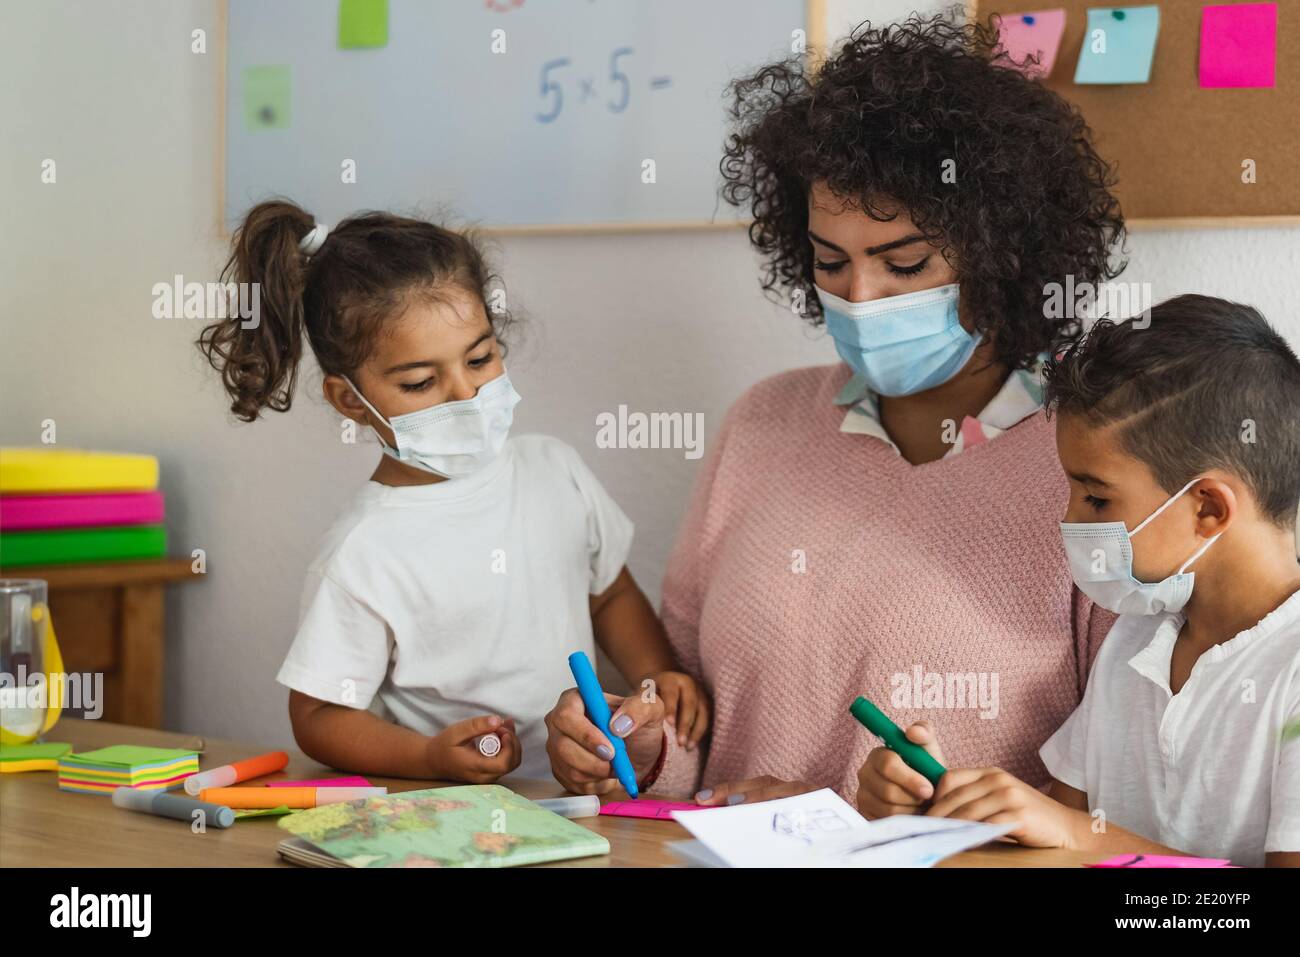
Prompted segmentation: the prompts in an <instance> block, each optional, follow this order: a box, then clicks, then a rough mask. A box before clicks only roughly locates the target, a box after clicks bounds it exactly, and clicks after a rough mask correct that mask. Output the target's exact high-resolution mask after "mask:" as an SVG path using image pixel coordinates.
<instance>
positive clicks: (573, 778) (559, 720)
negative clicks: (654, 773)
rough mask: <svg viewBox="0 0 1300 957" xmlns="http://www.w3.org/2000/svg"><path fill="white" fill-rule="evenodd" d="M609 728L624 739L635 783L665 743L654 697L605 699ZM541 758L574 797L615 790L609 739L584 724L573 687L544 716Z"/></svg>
mask: <svg viewBox="0 0 1300 957" xmlns="http://www.w3.org/2000/svg"><path fill="white" fill-rule="evenodd" d="M605 700H606V701H608V702H609V710H610V711H611V712H612V715H611V718H610V728H611V730H612V731H613V732H614V733H615V734H617V735H618V736H619V737H621V738H622V739H623V743H624V745H626V747H627V755H628V757H629V758H631V759H632V769H633V770H634V771H635V772H636V776H637V780H638V781H640V780H641V779H642V778H643V777H645V775H646V774H647V773H649V771H650V769H651V768H653V767H654V766H655V763H656V762H657V761H658V760H659V755H660V753H661V752H662V751H663V749H664V748H665V747H666V746H667V742H665V741H664V703H663V699H662V698H661V697H660V696H659V695H654V696H652V697H649V699H648V700H646V699H643V698H642V697H641V696H640V695H639V694H635V695H632V696H630V697H627V698H619V697H618V696H616V695H612V694H607V695H605ZM546 753H547V754H548V755H550V758H551V771H552V772H553V773H554V774H555V779H556V780H557V781H559V782H560V783H561V784H563V785H564V786H565V788H567V789H568V790H570V791H572V792H573V793H575V794H605V793H607V792H609V791H612V790H613V789H614V788H616V787H618V786H619V785H618V781H617V780H616V779H615V778H614V769H613V768H612V767H611V766H610V761H611V760H612V759H613V757H614V749H613V748H612V747H610V745H609V739H608V738H607V737H606V736H605V735H604V734H603V733H602V732H601V731H599V730H598V729H597V728H596V726H595V725H594V724H592V723H591V722H590V721H589V720H587V712H586V709H585V708H584V707H583V705H582V698H581V696H579V694H578V689H577V688H570V689H569V690H568V691H566V692H564V693H563V694H562V695H560V700H559V701H557V702H556V703H555V707H554V708H552V709H551V711H550V713H549V714H547V716H546Z"/></svg>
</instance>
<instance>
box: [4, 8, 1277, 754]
mask: <svg viewBox="0 0 1300 957" xmlns="http://www.w3.org/2000/svg"><path fill="white" fill-rule="evenodd" d="M885 6H887V7H888V8H889V10H887V11H886V12H890V11H891V10H893V9H895V8H899V7H900V4H899V3H897V2H891V3H890V4H887V5H885ZM902 6H904V7H909V6H910V4H903V5H902ZM932 6H937V5H933V4H932ZM830 7H831V11H830V16H831V19H832V22H833V23H848V22H849V21H851V20H853V19H856V18H855V17H853V16H852V12H853V10H854V9H855V8H860V9H862V10H866V11H868V12H869V11H870V10H871V8H872V4H870V3H861V2H859V3H857V4H856V5H852V4H846V3H844V2H837V0H832V2H831V4H830ZM846 11H847V12H846ZM215 26H216V5H215V3H214V2H212V0H167V2H162V0H155V2H152V3H144V2H142V0H99V2H94V3H91V2H88V0H87V2H80V3H75V2H69V0H47V2H42V3H40V4H11V5H9V6H8V7H7V9H6V17H5V29H4V30H3V31H0V79H3V82H2V83H0V107H3V108H2V109H0V115H3V116H4V117H6V122H7V124H8V126H9V128H8V129H7V130H6V135H5V136H4V141H3V146H2V147H0V150H2V153H0V164H2V165H0V177H2V179H0V181H2V182H3V184H4V189H3V191H2V192H0V197H2V199H0V202H2V203H3V206H0V221H2V222H3V224H4V228H3V229H2V230H0V289H3V290H4V293H5V303H4V313H3V336H2V338H0V342H2V343H3V348H2V351H0V398H2V400H3V420H2V424H0V443H2V444H6V445H15V444H36V443H37V442H38V441H39V429H40V423H41V421H42V420H44V419H47V418H48V419H54V420H55V422H56V423H57V427H58V439H59V443H60V444H61V445H66V446H83V447H87V446H88V447H93V448H104V449H124V450H136V451H142V452H150V453H153V454H156V455H157V456H158V457H159V458H160V460H161V463H162V476H163V479H162V482H163V489H164V491H165V492H166V495H167V505H168V520H167V524H168V528H169V530H170V534H171V540H172V552H173V553H174V554H184V553H188V552H189V551H190V550H191V549H192V548H203V549H206V551H207V553H208V556H209V574H208V576H207V579H206V580H204V581H201V582H199V583H198V584H194V585H187V586H185V587H184V588H179V589H174V590H173V591H172V593H171V597H169V599H168V609H167V611H168V624H169V627H168V631H169V636H168V637H169V648H168V675H167V678H168V704H167V722H168V725H169V726H171V727H178V728H181V727H183V728H185V729H187V730H191V731H194V732H199V733H204V734H209V735H217V736H228V737H237V738H241V739H245V740H249V741H252V742H258V743H264V744H267V745H270V744H281V745H283V744H285V743H287V742H290V741H291V740H292V738H291V735H290V731H289V726H288V721H287V718H286V716H285V692H284V690H283V689H282V688H280V687H279V686H278V685H276V684H275V683H274V675H275V672H276V670H277V669H278V667H279V664H280V661H281V659H282V657H283V654H284V651H285V650H286V648H287V646H288V643H289V640H290V637H291V635H292V633H293V628H294V625H295V622H296V612H297V601H298V590H299V587H300V584H301V581H302V574H303V570H304V568H305V565H306V562H307V560H308V557H309V554H310V551H311V549H312V547H313V544H314V543H315V541H316V539H317V537H318V536H319V535H320V533H321V532H322V531H323V530H324V528H325V527H326V525H327V524H328V523H329V522H330V520H331V519H332V517H333V516H334V515H335V514H336V513H337V511H338V509H339V507H340V506H341V504H342V503H343V502H344V501H345V500H346V499H347V498H348V496H349V495H351V493H352V490H353V489H354V488H355V486H356V485H357V484H358V483H359V482H361V481H363V480H364V479H365V477H366V476H367V475H368V474H369V472H370V470H371V468H372V467H373V464H374V461H375V453H374V451H373V449H372V448H371V447H368V446H364V447H345V446H343V445H341V444H340V442H339V441H338V439H337V434H338V432H337V430H338V421H337V416H336V415H335V414H334V413H333V412H332V410H328V407H327V406H326V405H325V403H324V401H323V400H322V399H321V398H319V376H318V375H317V374H316V373H315V372H314V370H310V369H309V370H307V372H306V374H305V376H304V378H303V382H302V386H301V388H300V390H299V400H298V402H297V404H296V405H295V407H294V409H293V410H292V412H290V413H289V414H287V415H275V414H272V415H270V416H269V417H268V418H267V419H266V420H264V421H261V422H258V423H256V424H254V425H251V426H249V425H242V424H234V423H233V421H232V420H230V419H228V417H227V416H226V414H225V408H226V405H225V403H224V401H223V395H222V393H221V392H220V390H219V388H218V385H217V382H216V380H215V376H214V375H213V374H212V373H211V372H209V371H207V370H206V369H205V368H204V367H203V365H202V361H201V358H200V357H199V355H198V353H197V352H196V350H195V349H194V348H193V346H192V340H193V338H194V336H195V335H196V334H197V332H198V327H197V324H196V323H195V322H193V321H185V320H156V319H153V318H152V317H151V315H150V305H151V302H152V296H151V292H150V290H151V288H152V286H153V284H154V283H155V282H159V281H166V280H168V279H169V278H170V277H171V276H172V275H174V274H176V273H181V274H183V275H185V276H186V277H191V278H194V277H197V278H204V279H206V278H210V277H211V276H213V274H214V273H215V270H216V269H217V268H218V266H219V265H220V262H221V260H222V258H223V255H224V250H223V247H222V246H221V244H220V243H219V241H218V239H217V237H216V235H215V228H214V221H215V203H216V200H217V194H218V183H217V172H218V163H217V156H218V150H219V143H220V136H219V130H218V128H217V125H216V119H215V105H216V103H217V102H218V64H219V59H218V57H219V55H220V53H219V51H217V50H216V49H215V48H213V47H210V48H209V53H208V54H207V55H206V56H202V57H200V56H195V55H193V54H192V53H190V50H189V44H190V31H191V30H192V29H194V28H196V27H205V28H207V29H208V30H209V33H210V35H214V34H215V30H214V28H215ZM47 157H52V158H54V159H55V160H56V161H57V163H58V182H57V184H56V185H53V186H50V185H42V184H41V183H40V181H39V172H40V163H41V161H42V160H43V159H45V158H47ZM1131 245H1132V263H1133V265H1132V266H1131V272H1130V274H1129V275H1128V276H1126V278H1129V279H1135V280H1146V281H1150V282H1152V283H1153V284H1154V287H1155V294H1156V297H1157V299H1159V298H1164V297H1166V296H1168V295H1172V294H1175V293H1179V292H1189V291H1195V292H1204V293H1210V294H1214V295H1220V296H1226V297H1228V298H1232V299H1238V300H1242V301H1245V302H1250V303H1253V304H1255V305H1257V306H1258V307H1259V308H1260V309H1261V310H1262V311H1263V312H1264V314H1265V315H1267V316H1269V317H1270V318H1271V319H1272V320H1273V321H1274V322H1275V323H1277V324H1278V325H1279V326H1281V327H1282V328H1284V330H1285V331H1286V332H1287V333H1288V334H1289V335H1290V336H1291V337H1292V339H1293V341H1296V342H1297V343H1300V319H1298V318H1297V313H1296V309H1295V303H1296V302H1298V301H1300V230H1293V229H1273V230H1249V231H1206V232H1170V233H1143V234H1139V235H1137V236H1135V237H1134V238H1133V240H1132V244H1131ZM501 253H502V260H503V267H504V269H503V271H504V275H505V277H506V280H507V283H508V286H509V289H510V291H511V295H512V299H513V301H514V303H516V304H519V305H522V306H523V308H524V309H525V310H526V311H527V313H528V314H529V317H530V319H529V321H528V322H527V323H526V326H527V330H526V333H525V336H524V339H523V340H522V341H521V343H520V346H519V348H518V350H517V352H516V354H515V356H514V357H513V358H512V360H511V370H512V377H513V378H515V380H516V381H517V384H518V388H519V391H520V392H521V393H522V394H523V396H524V402H523V404H522V405H521V406H520V407H519V410H518V413H519V415H518V422H519V429H520V430H524V431H527V430H536V431H547V432H551V433H553V434H555V435H558V436H560V437H561V438H563V439H565V440H566V441H568V442H570V443H572V444H573V445H575V446H576V447H577V448H578V449H579V450H580V451H581V452H582V453H583V454H584V455H585V456H586V457H587V459H588V461H589V462H590V463H591V465H592V467H593V468H594V469H595V471H596V472H597V474H598V475H599V476H600V477H601V478H602V479H603V480H604V481H605V483H606V484H607V486H608V487H609V489H610V490H611V492H612V493H613V494H614V496H615V497H616V498H617V499H618V500H619V501H620V502H622V503H623V505H624V508H625V509H626V510H627V511H628V513H629V514H630V515H631V516H632V518H633V520H634V521H635V522H636V523H637V527H638V537H637V542H636V545H635V548H634V551H633V556H632V561H631V564H632V569H633V572H634V573H635V574H636V575H637V577H638V578H639V579H640V580H641V582H642V584H643V585H644V586H645V587H646V589H647V591H648V592H650V593H651V595H652V597H654V598H656V599H657V595H658V586H659V578H660V575H661V573H662V568H663V563H664V560H665V557H666V555H667V552H668V549H669V547H670V544H671V541H672V538H673V535H674V533H675V529H676V526H677V523H678V520H679V518H680V516H681V513H682V509H683V507H684V503H685V500H686V496H687V494H688V491H689V489H690V485H691V482H692V478H693V476H694V474H695V471H696V469H697V467H698V463H696V462H691V461H687V460H686V459H685V458H684V457H683V455H682V453H681V452H679V451H677V452H674V451H643V452H618V451H602V450H598V449H596V448H595V447H594V432H595V427H594V420H595V416H596V414H597V413H598V412H601V411H612V410H615V409H616V408H617V406H618V405H619V404H620V403H625V404H627V405H628V406H629V407H630V408H632V409H640V410H647V411H648V410H663V411H674V410H681V411H700V412H703V413H704V415H705V421H706V427H707V430H708V432H709V434H712V432H713V430H714V429H715V428H716V426H717V424H718V422H719V420H720V417H721V414H722V412H723V411H724V410H725V409H726V407H727V406H728V404H729V403H730V402H731V401H732V400H734V399H735V397H736V396H737V395H739V393H740V392H741V391H742V390H743V389H744V388H745V387H746V386H747V385H748V384H750V383H752V382H754V381H755V380H757V379H759V378H761V377H763V376H765V375H768V374H770V373H773V372H776V371H779V370H781V369H786V368H792V367H796V366H800V365H808V364H813V363H818V362H827V361H831V359H832V358H833V350H832V349H831V348H830V347H829V346H828V345H827V344H826V343H825V342H824V341H821V339H820V335H819V334H816V335H815V334H812V333H809V332H808V331H806V330H805V329H804V328H803V327H802V326H801V325H800V323H799V322H798V321H796V320H795V319H794V318H793V317H792V316H790V315H789V314H787V313H784V312H782V311H781V310H779V309H776V308H775V307H773V306H772V305H770V304H768V303H767V302H766V301H765V300H764V299H763V298H762V296H761V295H760V293H759V290H758V286H757V273H756V269H755V261H754V259H753V257H752V255H751V253H750V250H749V247H748V245H747V243H746V241H745V239H744V237H743V235H741V234H740V233H680V234H671V235H654V234H646V235H628V236H619V237H613V238H610V237H581V236H579V237H565V238H527V239H523V238H516V239H509V240H506V241H504V242H503V243H502V244H501Z"/></svg>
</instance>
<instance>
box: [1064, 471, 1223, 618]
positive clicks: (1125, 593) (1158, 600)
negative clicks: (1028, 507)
mask: <svg viewBox="0 0 1300 957" xmlns="http://www.w3.org/2000/svg"><path fill="white" fill-rule="evenodd" d="M1200 480H1201V479H1200V477H1198V478H1194V479H1192V480H1191V481H1190V482H1188V483H1187V484H1186V485H1184V486H1183V487H1182V489H1181V490H1179V491H1178V493H1177V494H1175V495H1174V496H1173V497H1172V498H1170V499H1169V500H1168V501H1166V502H1165V504H1163V505H1161V506H1160V507H1159V508H1158V509H1156V510H1155V511H1154V512H1152V513H1151V514H1150V515H1148V516H1147V517H1146V519H1144V520H1143V521H1142V523H1141V524H1139V525H1138V526H1137V528H1135V529H1133V531H1131V532H1130V531H1129V530H1128V529H1127V528H1125V526H1124V523H1123V522H1062V523H1061V538H1062V539H1063V540H1064V542H1065V554H1066V557H1067V558H1068V559H1069V561H1070V574H1071V575H1072V576H1073V577H1074V583H1075V584H1076V585H1078V586H1079V591H1081V592H1083V593H1084V594H1085V595H1087V596H1088V597H1089V598H1091V599H1092V600H1093V601H1094V602H1096V603H1097V604H1098V605H1100V606H1101V607H1102V608H1105V609H1108V610H1110V611H1113V612H1115V613H1116V614H1120V615H1158V614H1160V613H1162V612H1179V611H1182V608H1183V606H1184V605H1186V604H1187V599H1189V598H1191V597H1192V585H1193V584H1195V582H1196V576H1195V575H1194V574H1192V573H1191V572H1189V571H1187V568H1188V566H1189V565H1191V564H1192V562H1194V561H1196V559H1198V558H1200V557H1201V556H1202V555H1204V554H1205V550H1206V549H1207V548H1209V547H1210V546H1211V545H1213V544H1214V543H1215V542H1216V541H1218V539H1219V535H1222V534H1223V533H1222V532H1220V533H1219V535H1215V536H1214V537H1213V538H1211V539H1210V540H1209V541H1207V542H1206V543H1205V544H1204V545H1202V546H1201V547H1200V548H1198V549H1197V550H1196V551H1195V552H1194V553H1193V554H1192V557H1191V558H1189V559H1187V561H1185V562H1183V564H1182V567H1180V568H1179V569H1178V571H1176V572H1175V573H1174V574H1172V575H1170V576H1169V577H1168V578H1164V579H1162V580H1160V581H1158V582H1140V581H1138V580H1137V579H1136V578H1134V577H1133V536H1134V535H1136V534H1137V533H1138V532H1140V531H1142V529H1144V528H1145V527H1146V526H1147V525H1149V524H1150V523H1151V521H1152V520H1153V519H1154V518H1155V517H1156V516H1157V515H1159V514H1160V513H1161V512H1163V511H1164V510H1165V509H1167V508H1168V507H1169V506H1170V505H1172V504H1173V503H1174V502H1176V501H1177V500H1178V499H1179V498H1180V497H1181V496H1182V495H1183V493H1184V492H1186V491H1187V490H1188V489H1189V488H1191V487H1192V486H1193V485H1195V484H1196V483H1197V482H1199V481H1200Z"/></svg>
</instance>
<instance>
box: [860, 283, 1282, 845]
mask: <svg viewBox="0 0 1300 957" xmlns="http://www.w3.org/2000/svg"><path fill="white" fill-rule="evenodd" d="M1044 375H1045V377H1046V378H1047V394H1046V405H1047V408H1048V409H1050V410H1054V411H1055V413H1056V414H1057V417H1058V418H1057V426H1056V442H1057V450H1058V452H1059V454H1060V459H1061V465H1062V466H1063V468H1064V469H1065V472H1066V474H1067V475H1068V476H1069V479H1070V489H1071V494H1070V504H1069V507H1068V509H1067V511H1066V515H1065V521H1064V522H1063V523H1062V525H1061V530H1062V535H1063V538H1064V541H1065V548H1066V552H1067V554H1068V556H1069V559H1070V565H1071V570H1072V572H1073V574H1074V578H1075V582H1076V583H1077V584H1078V586H1079V589H1080V590H1081V591H1083V592H1084V593H1085V594H1087V595H1088V596H1089V597H1091V598H1092V599H1093V601H1095V602H1097V603H1098V604H1100V605H1102V606H1104V607H1108V608H1110V609H1111V610H1112V611H1117V612H1119V613H1120V618H1119V619H1118V620H1117V621H1116V623H1115V625H1114V627H1113V628H1112V629H1111V631H1110V633H1109V634H1108V635H1107V637H1106V640H1105V642H1104V643H1103V644H1102V648H1101V650H1100V651H1099V652H1098V654H1097V658H1096V661H1095V662H1094V664H1093V667H1092V672H1091V675H1090V677H1089V679H1088V686H1087V690H1086V692H1085V693H1084V696H1083V701H1082V703H1081V704H1080V705H1079V707H1078V708H1077V709H1076V710H1075V712H1074V714H1072V715H1071V716H1070V717H1069V718H1068V719H1067V720H1066V722H1065V724H1064V725H1062V726H1061V728H1060V730H1058V731H1057V732H1056V733H1055V734H1054V735H1052V737H1051V738H1049V739H1048V741H1047V743H1046V744H1044V745H1043V747H1042V749H1041V750H1040V752H1039V755H1040V756H1041V757H1042V759H1043V763H1044V764H1045V765H1046V766H1047V770H1048V771H1049V772H1050V773H1051V775H1052V778H1053V780H1052V783H1051V785H1050V786H1049V788H1048V789H1047V793H1046V794H1044V793H1042V792H1040V791H1038V790H1036V789H1034V788H1032V787H1030V786H1029V785H1027V784H1025V783H1024V782H1022V781H1020V780H1018V779H1016V778H1014V777H1012V776H1011V775H1009V774H1007V773H1006V772H1004V771H1001V770H999V769H997V768H975V769H967V768H962V769H951V770H949V771H948V773H947V774H945V775H944V776H943V777H942V778H941V779H940V781H939V785H938V787H937V789H931V788H930V786H929V783H928V782H927V781H926V780H925V779H924V778H923V777H922V776H921V775H919V774H917V773H916V772H915V771H912V770H910V769H909V768H907V767H906V766H905V765H904V764H903V762H902V760H901V759H899V758H898V756H897V755H896V754H894V753H893V752H892V751H887V750H885V749H883V748H882V749H877V750H875V751H873V752H872V753H871V755H870V756H869V757H868V760H867V762H866V764H864V765H863V767H862V770H861V771H860V772H859V775H858V777H859V784H860V787H859V791H858V807H859V809H860V810H862V812H863V813H864V814H866V815H867V816H868V817H879V816H883V815H886V814H897V813H926V814H930V815H934V816H938V817H954V818H962V819H967V820H976V821H989V822H993V823H1011V822H1016V827H1015V829H1014V830H1013V831H1011V833H1010V836H1011V837H1013V838H1015V839H1016V840H1017V841H1019V842H1020V843H1022V844H1027V845H1031V846H1034V847H1065V848H1071V849H1077V850H1084V851H1089V852H1095V853H1096V856H1097V858H1098V859H1101V858H1103V857H1106V856H1108V855H1110V854H1112V853H1127V852H1135V853H1142V854H1190V855H1193V856H1197V857H1220V858H1229V859H1230V860H1231V861H1232V862H1233V863H1234V864H1241V865H1260V864H1267V865H1269V866H1280V867H1300V737H1296V736H1292V735H1289V734H1287V733H1285V732H1284V729H1285V728H1286V727H1287V726H1288V725H1292V724H1294V723H1295V722H1296V721H1297V720H1300V563H1297V559H1296V537H1295V523H1296V509H1297V504H1300V360H1298V359H1297V358H1296V355H1295V353H1294V352H1293V351H1292V350H1291V349H1290V348H1289V347H1288V346H1287V344H1286V343H1285V342H1284V341H1283V339H1282V338H1281V337H1280V336H1279V335H1278V334H1277V333H1275V332H1274V331H1273V330H1272V329H1271V328H1270V327H1269V325H1268V323H1267V322H1265V321H1264V319H1263V317H1262V316H1260V314H1259V313H1258V312H1256V311H1255V310H1254V309H1251V308H1249V307H1247V306H1241V305H1236V304H1233V303H1229V302H1224V301H1223V300H1220V299H1213V298H1210V297H1207V296H1180V297H1179V298H1177V299H1173V300H1170V301H1169V302H1166V303H1163V304H1161V305H1159V306H1156V307H1155V308H1154V309H1152V310H1151V313H1150V326H1149V327H1145V325H1144V324H1142V323H1138V324H1135V323H1134V322H1128V323H1123V324H1120V325H1115V324H1113V323H1110V322H1108V321H1105V320H1103V321H1100V322H1098V323H1097V324H1096V325H1095V326H1094V328H1093V329H1092V330H1091V332H1090V333H1089V334H1088V336H1087V337H1086V338H1085V339H1084V340H1083V342H1081V343H1080V344H1077V345H1075V346H1074V347H1072V348H1071V349H1070V350H1069V351H1067V352H1066V353H1065V354H1064V355H1063V356H1062V357H1061V358H1060V359H1058V360H1056V361H1053V362H1051V363H1049V364H1048V366H1047V368H1046V369H1045V372H1044ZM1189 566H1191V568H1189ZM1191 569H1194V571H1193V570H1191ZM908 736H909V737H910V738H911V739H912V740H913V741H916V742H917V743H918V744H924V745H926V746H927V747H928V749H929V750H931V751H932V752H933V753H934V754H935V755H936V757H938V758H939V760H940V761H942V755H941V754H940V753H939V751H938V747H937V744H936V743H935V738H934V734H933V733H932V731H931V730H930V728H929V727H928V725H926V724H918V725H913V726H912V727H911V728H909V729H908ZM1288 737H1290V740H1288ZM931 798H932V799H933V800H932V802H931V803H930V804H929V806H928V808H926V807H923V804H924V802H925V801H927V800H930V799H931Z"/></svg>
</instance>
